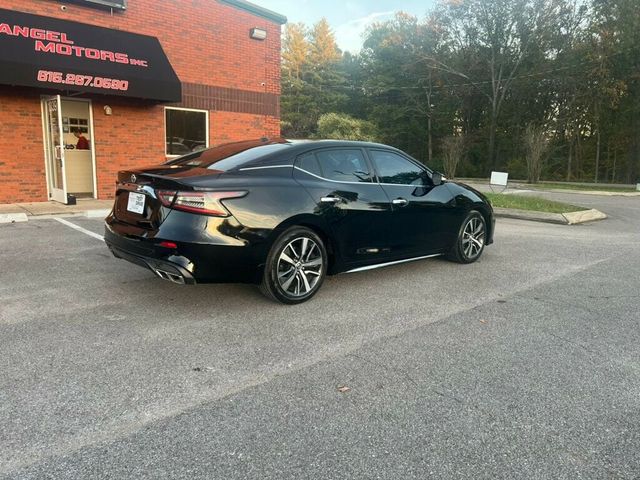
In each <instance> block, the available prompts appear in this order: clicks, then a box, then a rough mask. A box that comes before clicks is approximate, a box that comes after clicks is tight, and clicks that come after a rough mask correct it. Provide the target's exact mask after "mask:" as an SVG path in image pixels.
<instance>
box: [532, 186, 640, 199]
mask: <svg viewBox="0 0 640 480" xmlns="http://www.w3.org/2000/svg"><path fill="white" fill-rule="evenodd" d="M529 191H534V192H545V193H569V194H575V195H595V196H599V197H640V192H606V191H603V190H569V189H564V188H546V189H545V188H544V187H543V188H536V187H533V188H532V189H531V190H529Z"/></svg>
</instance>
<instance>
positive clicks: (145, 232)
mask: <svg viewBox="0 0 640 480" xmlns="http://www.w3.org/2000/svg"><path fill="white" fill-rule="evenodd" d="M105 222H106V223H105V241H106V244H107V245H108V247H109V249H110V250H111V252H112V253H113V254H114V255H115V256H116V257H118V258H122V259H125V260H128V261H130V262H133V263H135V264H138V265H140V266H143V267H145V268H148V269H150V270H151V271H152V272H155V274H156V275H157V276H158V277H160V278H162V279H164V280H168V281H171V282H174V283H177V284H195V283H227V282H235V283H255V284H258V285H259V286H260V289H261V291H262V292H263V293H264V294H265V295H266V296H267V297H269V298H271V299H273V300H276V301H279V302H282V303H287V304H295V303H300V302H304V301H306V300H309V299H310V298H311V297H312V296H313V295H314V294H315V293H316V292H317V291H318V289H319V288H320V286H321V285H322V282H323V280H324V279H325V277H326V276H327V275H335V274H338V273H342V272H357V271H362V270H368V269H372V268H377V267H383V266H387V265H392V264H397V263H402V262H407V261H412V260H419V259H423V258H428V257H434V256H439V255H444V256H446V257H447V258H449V259H450V260H453V261H455V262H459V263H472V262H475V261H476V260H477V259H478V258H480V256H481V255H482V252H483V250H484V248H485V246H486V245H488V244H491V243H492V240H493V231H494V225H495V221H494V217H493V209H492V208H491V204H490V203H489V201H488V200H487V199H486V198H485V197H484V196H483V195H482V194H481V193H479V192H477V191H476V190H474V189H472V188H470V187H468V186H465V185H462V184H459V183H455V182H451V181H448V180H446V179H444V178H443V176H442V175H441V174H439V173H437V172H435V171H432V170H430V169H429V168H427V167H425V166H424V165H423V164H421V163H420V162H418V161H417V160H415V159H413V158H412V157H411V156H409V155H407V154H406V153H403V152H402V151H400V150H397V149H395V148H392V147H389V146H386V145H381V144H374V143H367V142H351V141H334V140H319V141H293V140H285V139H274V140H268V139H260V140H256V141H246V142H237V143H229V144H225V145H221V146H217V147H214V148H210V149H206V150H201V151H198V152H193V153H189V154H187V155H184V156H182V157H179V158H176V159H172V160H169V161H168V162H166V163H164V164H162V165H159V166H154V167H150V168H143V169H135V170H126V171H121V172H119V174H118V181H117V186H116V196H115V203H114V206H113V210H112V211H111V213H110V214H109V216H108V217H107V218H106V221H105Z"/></svg>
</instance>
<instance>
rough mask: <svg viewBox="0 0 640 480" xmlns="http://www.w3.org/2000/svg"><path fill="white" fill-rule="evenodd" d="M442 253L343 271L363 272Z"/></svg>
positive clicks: (439, 255)
mask: <svg viewBox="0 0 640 480" xmlns="http://www.w3.org/2000/svg"><path fill="white" fill-rule="evenodd" d="M442 255H444V254H443V253H434V254H433V255H422V256H421V257H413V258H405V259H404V260H396V261H394V262H385V263H376V264H375V265H366V266H364V267H358V268H354V269H352V270H347V271H346V272H344V273H356V272H364V271H367V270H373V269H375V268H383V267H389V266H391V265H398V264H400V263H408V262H415V261H417V260H424V259H426V258H434V257H441V256H442Z"/></svg>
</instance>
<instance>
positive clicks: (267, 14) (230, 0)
mask: <svg viewBox="0 0 640 480" xmlns="http://www.w3.org/2000/svg"><path fill="white" fill-rule="evenodd" d="M218 1H219V2H220V3H224V4H227V5H230V6H232V7H236V8H239V9H240V10H244V11H245V12H249V13H253V14H254V15H257V16H258V17H262V18H266V19H267V20H271V21H274V22H276V23H279V24H280V25H284V24H285V23H287V17H285V16H284V15H280V14H279V13H276V12H274V11H272V10H268V9H266V8H263V7H260V6H258V5H255V4H253V3H251V2H247V1H246V0H218Z"/></svg>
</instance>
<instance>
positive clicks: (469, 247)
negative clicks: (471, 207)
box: [462, 216, 485, 260]
mask: <svg viewBox="0 0 640 480" xmlns="http://www.w3.org/2000/svg"><path fill="white" fill-rule="evenodd" d="M484 237H485V226H484V222H483V221H482V219H481V218H479V217H478V216H475V217H471V218H470V219H469V221H468V222H467V224H466V225H465V227H464V230H463V232H462V251H463V252H464V256H465V257H466V258H467V259H469V260H471V259H474V258H476V257H477V256H478V255H480V253H481V252H482V249H483V248H484Z"/></svg>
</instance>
